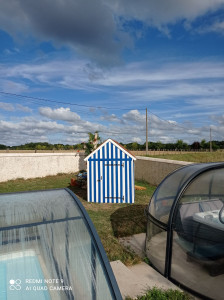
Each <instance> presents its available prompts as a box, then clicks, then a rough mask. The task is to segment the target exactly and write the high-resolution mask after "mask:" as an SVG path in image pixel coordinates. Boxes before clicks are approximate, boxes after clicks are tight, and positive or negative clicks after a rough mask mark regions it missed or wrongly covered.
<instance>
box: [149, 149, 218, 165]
mask: <svg viewBox="0 0 224 300" xmlns="http://www.w3.org/2000/svg"><path fill="white" fill-rule="evenodd" d="M150 157H154V158H165V159H172V160H181V161H188V162H195V163H207V162H217V161H224V152H221V151H220V152H219V151H217V152H211V153H210V152H199V153H183V154H179V153H178V154H163V155H151V156H150Z"/></svg>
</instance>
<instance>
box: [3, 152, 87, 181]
mask: <svg viewBox="0 0 224 300" xmlns="http://www.w3.org/2000/svg"><path fill="white" fill-rule="evenodd" d="M84 157H85V155H83V154H80V153H14V154H11V153H4V154H3V153H0V182H4V181H7V180H12V179H17V178H24V179H28V178H36V177H45V176H48V175H56V174H58V173H75V172H78V171H79V170H82V169H86V164H85V162H84Z"/></svg>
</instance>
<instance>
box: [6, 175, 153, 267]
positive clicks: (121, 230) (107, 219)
mask: <svg viewBox="0 0 224 300" xmlns="http://www.w3.org/2000/svg"><path fill="white" fill-rule="evenodd" d="M72 176H73V177H74V174H73V175H72V174H58V175H57V176H47V177H44V178H35V179H28V180H24V179H17V180H10V181H7V182H3V183H0V193H9V192H19V191H31V190H42V189H54V188H65V187H69V188H70V189H71V190H72V191H73V192H74V193H75V194H76V195H77V196H78V197H79V199H80V200H81V202H82V204H83V205H84V207H85V208H86V210H87V211H88V213H89V215H90V217H91V219H92V221H93V223H94V225H95V227H96V230H97V232H98V234H99V236H100V238H101V241H102V243H103V246H104V248H105V250H106V253H107V256H108V258H109V260H110V261H114V260H118V259H119V260H121V261H122V262H123V263H124V264H126V265H132V264H135V263H138V262H139V261H140V258H139V257H138V256H137V255H135V254H134V253H132V252H131V251H128V250H127V249H126V248H124V247H123V246H122V245H121V244H120V243H119V242H118V237H122V236H129V235H132V234H135V233H141V232H145V230H146V218H145V216H144V208H145V207H146V205H147V204H148V203H149V199H150V197H151V195H152V193H153V192H154V190H155V188H156V187H154V186H150V185H149V184H148V183H146V182H140V181H137V182H136V184H137V185H140V186H143V187H146V190H136V191H135V204H132V205H128V204H97V203H88V202H87V201H86V190H82V189H80V188H77V187H71V186H70V179H71V177H72Z"/></svg>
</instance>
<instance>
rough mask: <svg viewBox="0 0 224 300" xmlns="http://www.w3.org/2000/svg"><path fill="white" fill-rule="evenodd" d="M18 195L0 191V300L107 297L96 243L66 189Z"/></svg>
mask: <svg viewBox="0 0 224 300" xmlns="http://www.w3.org/2000/svg"><path fill="white" fill-rule="evenodd" d="M18 195H19V197H18V199H17V198H16V196H17V194H11V195H1V196H0V204H1V225H2V224H3V225H4V227H0V299H2V300H5V299H8V300H30V299H32V300H50V299H52V300H53V299H54V300H66V299H86V300H92V299H113V294H112V287H111V286H110V282H109V280H108V275H107V273H106V272H105V268H104V263H103V262H102V261H101V259H100V256H99V253H98V250H97V249H98V248H97V247H96V245H95V242H94V240H93V237H92V235H91V234H90V232H89V230H88V228H87V225H86V221H85V219H84V218H83V215H82V213H81V211H80V210H79V208H78V207H77V205H76V203H75V201H74V200H73V198H72V197H71V196H70V195H69V194H68V192H66V191H64V190H62V191H60V190H59V191H53V192H52V191H47V192H36V193H31V195H29V193H22V194H18ZM22 195H24V198H25V199H27V203H28V204H29V205H26V201H24V199H23V197H22ZM10 196H11V199H10ZM32 196H34V197H33V203H31V202H32V201H30V200H31V199H32ZM48 196H50V197H49V199H48ZM54 197H55V199H56V200H55V202H54ZM14 199H15V206H16V208H18V212H17V211H16V210H15V207H14ZM38 199H40V203H41V205H38ZM8 202H9V203H10V207H11V210H10V209H9V206H8ZM19 203H20V205H23V209H22V207H19ZM59 203H60V205H59ZM38 210H39V211H38ZM36 213H37V214H36ZM24 220H25V221H24ZM41 220H42V223H41ZM34 221H35V222H36V224H35V222H34ZM28 222H30V224H28ZM14 224H16V226H13V225H14ZM5 225H8V227H6V226H5ZM102 295H105V297H102Z"/></svg>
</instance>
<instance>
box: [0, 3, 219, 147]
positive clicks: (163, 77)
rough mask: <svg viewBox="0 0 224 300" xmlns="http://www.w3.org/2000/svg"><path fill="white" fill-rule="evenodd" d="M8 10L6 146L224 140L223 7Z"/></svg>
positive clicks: (4, 13) (3, 17)
mask: <svg viewBox="0 0 224 300" xmlns="http://www.w3.org/2000/svg"><path fill="white" fill-rule="evenodd" d="M0 5H1V11H0V41H1V42H0V144H6V145H18V144H21V143H28V142H50V143H64V144H76V143H79V142H83V141H86V140H87V137H88V134H87V133H88V132H94V131H95V130H98V131H99V133H100V136H101V138H102V139H106V138H109V137H110V138H113V139H116V140H118V141H119V142H123V143H128V142H134V141H136V142H139V143H144V142H145V108H146V107H147V109H148V120H149V140H150V141H162V142H165V143H166V142H175V141H176V140H177V139H183V140H184V141H186V142H188V143H192V142H193V141H200V140H202V139H206V140H209V129H210V127H211V128H212V137H213V139H215V140H224V0H197V1H195V0H188V1H184V0H182V1H181V0H157V1H152V0H139V1H134V0H123V1H118V0H117V1H116V0H115V1H109V0H85V1H84V0H64V1H61V0H39V1H30V0H29V1H28V0H8V1H4V0H0Z"/></svg>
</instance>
